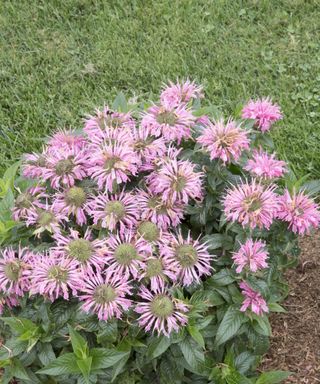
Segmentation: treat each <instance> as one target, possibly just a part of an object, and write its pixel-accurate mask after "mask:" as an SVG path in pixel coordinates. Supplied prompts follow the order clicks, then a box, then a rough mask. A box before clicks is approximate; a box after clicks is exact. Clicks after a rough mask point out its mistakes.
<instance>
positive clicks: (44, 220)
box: [38, 211, 55, 227]
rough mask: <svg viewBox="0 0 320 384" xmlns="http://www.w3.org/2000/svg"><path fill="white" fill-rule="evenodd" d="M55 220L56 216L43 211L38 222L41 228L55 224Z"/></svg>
mask: <svg viewBox="0 0 320 384" xmlns="http://www.w3.org/2000/svg"><path fill="white" fill-rule="evenodd" d="M54 220H55V216H54V214H53V213H52V212H48V211H42V212H40V214H39V219H38V222H39V224H40V226H41V227H46V226H48V225H50V224H51V223H53V222H54Z"/></svg>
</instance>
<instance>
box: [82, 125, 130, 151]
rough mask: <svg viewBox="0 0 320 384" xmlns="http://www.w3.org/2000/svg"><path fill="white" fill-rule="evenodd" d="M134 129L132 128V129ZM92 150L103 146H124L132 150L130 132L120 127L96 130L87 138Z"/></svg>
mask: <svg viewBox="0 0 320 384" xmlns="http://www.w3.org/2000/svg"><path fill="white" fill-rule="evenodd" d="M132 129H134V128H132ZM88 140H89V143H90V146H91V148H92V150H94V151H96V150H97V149H99V148H103V147H104V146H113V145H118V146H122V145H123V146H125V147H130V148H131V149H133V134H132V130H131V129H130V130H129V129H128V128H124V127H122V126H116V127H106V128H105V129H104V130H99V131H98V130H97V131H95V133H94V134H93V133H92V134H91V135H90V136H89V138H88Z"/></svg>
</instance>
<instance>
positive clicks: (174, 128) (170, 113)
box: [141, 105, 195, 144]
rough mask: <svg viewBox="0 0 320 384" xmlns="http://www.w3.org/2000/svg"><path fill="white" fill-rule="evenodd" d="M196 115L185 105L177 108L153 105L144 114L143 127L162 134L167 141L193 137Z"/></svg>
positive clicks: (156, 134)
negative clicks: (192, 129) (192, 130)
mask: <svg viewBox="0 0 320 384" xmlns="http://www.w3.org/2000/svg"><path fill="white" fill-rule="evenodd" d="M194 120H195V118H194V116H193V115H192V113H191V112H190V111H189V110H188V109H187V108H186V106H185V105H179V106H177V107H175V108H173V107H165V106H163V105H160V106H158V105H153V106H152V107H150V108H149V109H148V111H147V113H146V114H145V115H144V116H143V118H142V120H141V127H142V128H143V129H149V130H150V132H151V134H152V135H153V136H156V137H159V136H162V137H163V138H164V139H165V140H166V141H177V142H178V144H180V142H181V140H182V139H189V138H190V137H191V127H192V126H193V125H194Z"/></svg>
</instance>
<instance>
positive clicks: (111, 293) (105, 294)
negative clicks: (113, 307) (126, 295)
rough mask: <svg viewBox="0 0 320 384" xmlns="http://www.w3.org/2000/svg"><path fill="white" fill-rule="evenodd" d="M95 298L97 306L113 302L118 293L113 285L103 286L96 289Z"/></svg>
mask: <svg viewBox="0 0 320 384" xmlns="http://www.w3.org/2000/svg"><path fill="white" fill-rule="evenodd" d="M93 297H94V301H95V302H96V303H97V304H106V303H110V302H111V301H113V300H114V299H115V298H116V297H117V293H116V291H115V289H114V288H113V287H111V285H109V284H102V285H99V287H97V288H96V289H95V291H94V294H93Z"/></svg>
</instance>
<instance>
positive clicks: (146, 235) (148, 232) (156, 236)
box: [137, 220, 171, 246]
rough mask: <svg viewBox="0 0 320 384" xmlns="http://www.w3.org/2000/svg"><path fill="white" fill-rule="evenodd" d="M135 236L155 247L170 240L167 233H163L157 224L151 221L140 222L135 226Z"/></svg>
mask: <svg viewBox="0 0 320 384" xmlns="http://www.w3.org/2000/svg"><path fill="white" fill-rule="evenodd" d="M137 236H141V237H142V238H143V239H144V240H145V241H147V242H149V243H152V244H153V245H155V246H156V245H159V244H161V243H162V242H166V241H169V239H170V238H171V235H170V234H169V232H166V231H164V230H163V228H161V226H160V225H159V224H158V223H153V222H152V221H151V220H144V221H140V222H139V223H138V224H137Z"/></svg>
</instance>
